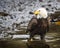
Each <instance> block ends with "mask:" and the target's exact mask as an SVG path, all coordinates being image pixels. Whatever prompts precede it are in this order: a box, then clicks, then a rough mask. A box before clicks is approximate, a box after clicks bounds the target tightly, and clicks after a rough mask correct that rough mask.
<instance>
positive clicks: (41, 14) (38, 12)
mask: <svg viewBox="0 0 60 48" xmlns="http://www.w3.org/2000/svg"><path fill="white" fill-rule="evenodd" d="M34 14H35V15H36V16H37V18H47V17H48V12H47V10H46V9H45V8H39V9H37V10H36V11H34Z"/></svg>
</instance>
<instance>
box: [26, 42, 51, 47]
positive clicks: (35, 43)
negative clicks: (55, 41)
mask: <svg viewBox="0 0 60 48" xmlns="http://www.w3.org/2000/svg"><path fill="white" fill-rule="evenodd" d="M27 46H28V48H50V46H49V45H48V44H47V43H46V42H43V41H29V42H27Z"/></svg>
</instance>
